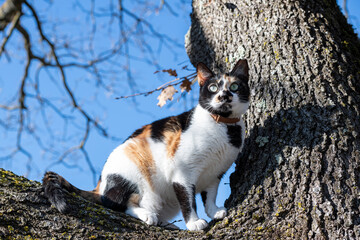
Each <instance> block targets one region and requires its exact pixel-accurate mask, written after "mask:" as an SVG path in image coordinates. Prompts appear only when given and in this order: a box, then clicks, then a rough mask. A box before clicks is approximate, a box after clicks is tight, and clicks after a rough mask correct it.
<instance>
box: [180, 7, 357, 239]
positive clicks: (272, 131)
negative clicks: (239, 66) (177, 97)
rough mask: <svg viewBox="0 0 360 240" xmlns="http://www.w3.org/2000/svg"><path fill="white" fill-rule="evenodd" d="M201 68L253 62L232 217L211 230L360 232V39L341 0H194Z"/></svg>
mask: <svg viewBox="0 0 360 240" xmlns="http://www.w3.org/2000/svg"><path fill="white" fill-rule="evenodd" d="M191 17H192V25H191V29H190V30H189V32H188V34H187V42H186V48H187V52H188V55H189V56H190V59H191V61H192V63H193V64H194V65H196V64H197V63H198V62H200V61H201V62H205V63H207V64H208V65H210V66H212V67H213V68H215V69H216V68H218V69H221V70H228V69H230V67H231V65H232V64H234V63H235V62H236V60H237V59H239V58H247V59H248V60H249V61H250V78H251V83H250V85H251V89H252V97H251V107H250V109H249V111H248V113H247V115H246V116H245V120H246V125H247V126H246V127H247V139H246V143H245V149H244V151H243V153H242V154H241V156H240V157H239V160H238V161H237V166H236V171H235V172H234V173H233V174H232V175H231V179H230V184H231V196H230V198H229V199H228V201H227V207H230V208H231V209H232V210H231V214H230V216H229V218H227V219H226V221H223V222H222V223H221V224H219V227H216V226H215V227H214V228H213V229H212V230H211V231H210V233H212V232H214V233H215V232H216V233H219V231H222V228H224V226H227V227H228V228H226V231H227V235H228V236H236V235H242V236H243V237H250V238H255V237H257V236H263V237H264V236H265V238H271V239H274V238H277V237H278V238H279V239H285V238H288V239H294V238H295V239H300V238H301V239H306V238H308V239H360V193H359V188H360V137H359V132H360V118H359V106H360V95H359V93H360V44H359V39H358V37H357V36H356V35H355V34H354V31H353V29H352V28H351V27H350V26H349V25H348V24H347V22H346V19H345V17H344V16H343V15H342V14H341V12H340V10H339V8H338V6H337V4H336V1H335V0H307V1H305V0H304V1H293V0H263V1H261V0H258V1H253V0H245V1H225V2H224V1H203V0H194V1H193V13H192V16H191Z"/></svg>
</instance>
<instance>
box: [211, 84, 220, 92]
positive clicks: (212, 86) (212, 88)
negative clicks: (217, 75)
mask: <svg viewBox="0 0 360 240" xmlns="http://www.w3.org/2000/svg"><path fill="white" fill-rule="evenodd" d="M208 89H209V91H210V92H212V93H216V92H217V91H218V90H219V88H218V86H217V85H216V84H210V85H209V87H208Z"/></svg>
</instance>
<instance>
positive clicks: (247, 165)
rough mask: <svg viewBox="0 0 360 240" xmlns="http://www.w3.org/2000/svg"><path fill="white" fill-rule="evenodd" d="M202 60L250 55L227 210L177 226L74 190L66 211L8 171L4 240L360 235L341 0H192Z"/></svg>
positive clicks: (354, 121)
mask: <svg viewBox="0 0 360 240" xmlns="http://www.w3.org/2000/svg"><path fill="white" fill-rule="evenodd" d="M186 39H187V41H186V48H187V51H188V55H189V57H190V59H191V61H192V63H193V64H194V65H196V64H197V63H198V62H200V61H202V62H204V63H206V64H208V66H212V68H213V69H214V70H216V69H220V70H226V69H230V67H231V65H232V64H234V63H235V61H236V60H237V59H239V58H246V59H248V60H249V62H250V75H251V89H252V97H251V101H252V103H251V107H250V109H249V111H248V113H247V115H246V116H245V120H246V125H247V139H246V143H245V144H246V145H245V148H244V151H243V153H242V154H241V156H240V157H239V160H238V161H237V167H236V171H235V172H234V173H233V174H232V176H231V179H230V183H231V190H232V193H231V196H230V198H229V199H228V201H227V203H226V204H227V207H228V208H229V209H230V211H229V216H228V217H226V218H225V219H224V220H223V221H220V222H218V223H212V224H211V226H210V227H209V229H207V231H205V232H198V233H194V232H188V231H170V230H166V229H163V228H158V227H149V226H147V225H145V224H143V223H141V222H140V221H138V220H136V219H134V218H131V217H129V216H126V215H125V214H121V213H117V212H114V211H111V210H109V209H105V208H103V207H101V206H98V205H95V204H91V203H89V202H86V201H85V200H83V199H81V198H80V197H77V196H73V195H70V196H69V200H70V201H72V203H73V205H74V211H73V212H72V213H71V214H68V215H65V214H60V213H59V212H58V211H57V210H56V209H54V208H50V204H49V203H48V201H47V200H46V199H45V198H44V196H43V191H42V188H41V186H40V184H39V183H36V182H29V181H28V180H26V179H24V178H21V177H18V176H16V175H14V174H12V173H10V172H7V171H3V170H1V171H0V238H9V239H12V238H25V237H27V236H29V238H30V237H32V238H42V239H49V238H50V237H54V238H56V239H61V238H69V237H70V238H73V239H90V238H98V239H104V238H140V239H145V238H149V239H169V238H180V239H184V238H186V239H191V238H192V239H199V238H203V239H210V238H216V239H220V238H228V239H241V238H249V239H256V238H260V239H277V238H278V239H306V238H308V239H356V238H357V239H360V226H359V225H360V209H359V208H360V200H359V198H360V196H359V187H360V186H359V185H360V151H359V150H360V136H359V132H360V126H359V125H360V119H359V115H360V113H359V104H360V97H359V92H360V76H359V75H360V43H359V40H358V38H357V36H356V35H355V34H354V32H353V30H352V29H351V27H350V26H349V25H348V24H347V23H346V20H345V17H344V16H343V15H342V14H341V13H340V10H339V9H338V7H337V5H336V2H335V1H334V0H308V1H290V0H262V1H261V0H256V1H255V0H243V1H230V0H229V1H217V0H211V1H210V0H206V1H205V0H194V1H193V13H192V26H191V29H190V30H189V33H188V34H187V38H186Z"/></svg>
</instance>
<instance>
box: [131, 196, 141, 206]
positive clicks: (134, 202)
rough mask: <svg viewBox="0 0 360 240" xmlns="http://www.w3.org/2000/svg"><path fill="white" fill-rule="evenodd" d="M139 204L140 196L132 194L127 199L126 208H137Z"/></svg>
mask: <svg viewBox="0 0 360 240" xmlns="http://www.w3.org/2000/svg"><path fill="white" fill-rule="evenodd" d="M139 202H140V195H139V194H136V193H133V194H131V196H130V198H129V201H128V206H131V207H139Z"/></svg>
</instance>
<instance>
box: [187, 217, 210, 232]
mask: <svg viewBox="0 0 360 240" xmlns="http://www.w3.org/2000/svg"><path fill="white" fill-rule="evenodd" d="M207 226H208V223H207V222H206V221H205V220H204V219H198V220H196V221H194V222H188V223H187V224H186V227H187V228H188V229H189V230H190V231H200V230H203V229H204V228H206V227H207Z"/></svg>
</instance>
